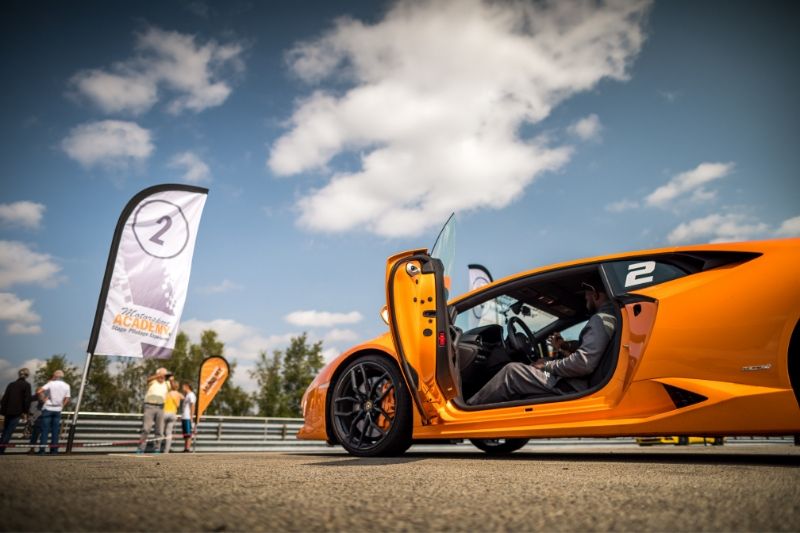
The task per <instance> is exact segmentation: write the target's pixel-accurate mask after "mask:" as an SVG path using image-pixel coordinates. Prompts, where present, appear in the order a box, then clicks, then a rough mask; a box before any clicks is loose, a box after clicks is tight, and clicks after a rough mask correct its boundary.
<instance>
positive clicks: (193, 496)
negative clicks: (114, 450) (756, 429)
mask: <svg viewBox="0 0 800 533" xmlns="http://www.w3.org/2000/svg"><path fill="white" fill-rule="evenodd" d="M472 450H474V448H471V447H469V446H467V445H461V446H458V447H447V448H436V447H424V448H419V447H415V448H412V450H411V451H410V452H409V453H407V454H406V455H404V456H401V457H397V458H391V459H358V458H354V457H350V456H348V455H345V454H344V453H342V452H341V451H340V450H332V451H331V450H327V451H326V450H324V449H323V450H320V451H319V452H317V451H314V452H309V451H304V452H302V453H237V454H194V455H191V454H171V455H166V456H165V455H159V456H136V455H119V454H118V455H100V454H98V455H86V454H84V455H75V456H70V457H68V456H59V457H29V456H20V455H16V456H13V455H8V456H5V457H0V485H1V487H2V488H1V489H0V490H2V492H0V530H3V531H9V530H11V531H44V530H46V531H53V530H70V531H78V530H81V531H82V530H92V531H101V530H102V531H108V530H111V531H145V530H147V531H239V530H267V531H309V530H311V531H314V530H333V531H375V530H389V531H393V530H399V531H487V530H495V531H532V530H540V531H541V530H547V531H586V530H591V531H606V530H615V531H666V530H670V531H675V530H681V531H686V530H692V531H695V530H706V531H765V530H767V531H799V530H800V505H799V504H798V502H800V448H798V447H795V446H791V445H769V446H764V445H762V446H757V445H754V446H750V445H746V446H743V445H737V446H725V447H721V448H716V447H715V448H712V447H691V448H673V447H666V448H655V449H654V448H637V447H635V446H627V447H621V446H564V447H558V448H554V447H553V446H539V447H536V446H534V447H528V448H526V449H524V450H523V451H521V452H517V453H515V454H513V455H511V456H508V457H505V458H500V459H495V458H491V457H489V456H486V455H484V454H482V453H480V452H473V451H472Z"/></svg>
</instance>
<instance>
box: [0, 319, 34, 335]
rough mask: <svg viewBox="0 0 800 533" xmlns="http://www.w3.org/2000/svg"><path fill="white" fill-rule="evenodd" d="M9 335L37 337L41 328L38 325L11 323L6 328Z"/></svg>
mask: <svg viewBox="0 0 800 533" xmlns="http://www.w3.org/2000/svg"><path fill="white" fill-rule="evenodd" d="M6 331H7V332H8V334H9V335H38V334H39V333H41V332H42V326H41V325H39V324H20V323H19V322H12V323H11V324H9V325H8V327H7V328H6Z"/></svg>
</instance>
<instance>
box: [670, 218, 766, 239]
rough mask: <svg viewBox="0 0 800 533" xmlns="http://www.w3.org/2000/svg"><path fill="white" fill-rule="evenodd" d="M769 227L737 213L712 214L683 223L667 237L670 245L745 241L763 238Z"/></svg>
mask: <svg viewBox="0 0 800 533" xmlns="http://www.w3.org/2000/svg"><path fill="white" fill-rule="evenodd" d="M768 233H769V226H768V225H767V224H764V223H763V222H760V221H758V220H755V219H753V218H751V217H748V216H746V215H742V214H738V213H728V214H712V215H708V216H706V217H703V218H697V219H694V220H692V221H689V222H684V223H682V224H680V225H679V226H678V227H676V228H675V229H674V230H672V231H671V232H670V233H669V235H667V241H669V242H670V244H679V243H699V242H731V241H745V240H749V239H753V238H758V237H763V236H765V235H767V234H768Z"/></svg>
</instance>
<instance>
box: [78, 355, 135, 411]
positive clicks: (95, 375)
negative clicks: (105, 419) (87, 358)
mask: <svg viewBox="0 0 800 533" xmlns="http://www.w3.org/2000/svg"><path fill="white" fill-rule="evenodd" d="M123 392H125V391H121V390H120V389H118V388H117V384H116V382H115V380H114V378H113V377H112V376H111V373H110V372H109V370H108V358H107V357H105V356H102V355H95V356H93V357H92V365H91V367H90V368H89V380H88V382H87V383H86V389H85V390H84V393H83V395H84V398H83V400H82V402H81V410H82V411H98V412H104V413H115V412H119V410H120V409H121V408H125V407H127V405H125V402H121V401H120V395H121V393H123ZM124 412H127V411H124Z"/></svg>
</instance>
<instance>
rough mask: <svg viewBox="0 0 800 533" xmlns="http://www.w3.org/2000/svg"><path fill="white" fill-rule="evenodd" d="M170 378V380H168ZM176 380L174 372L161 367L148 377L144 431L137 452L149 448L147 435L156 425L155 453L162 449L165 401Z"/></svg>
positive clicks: (143, 420) (143, 419) (143, 421)
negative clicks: (173, 375)
mask: <svg viewBox="0 0 800 533" xmlns="http://www.w3.org/2000/svg"><path fill="white" fill-rule="evenodd" d="M167 378H169V382H168V381H167ZM172 380H174V378H173V377H172V374H170V373H169V372H167V369H166V368H163V367H162V368H159V369H158V370H156V373H155V374H153V375H152V376H149V377H148V378H147V393H146V394H145V396H144V416H143V417H142V432H141V438H140V440H139V448H138V449H137V450H136V453H144V451H145V449H146V448H147V437H148V436H149V435H150V430H152V429H153V428H154V427H155V434H156V437H155V438H156V441H155V450H156V451H155V453H159V450H160V449H161V441H162V439H163V438H164V402H165V401H166V399H167V393H168V392H169V391H170V389H171V386H170V383H171V382H172Z"/></svg>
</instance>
